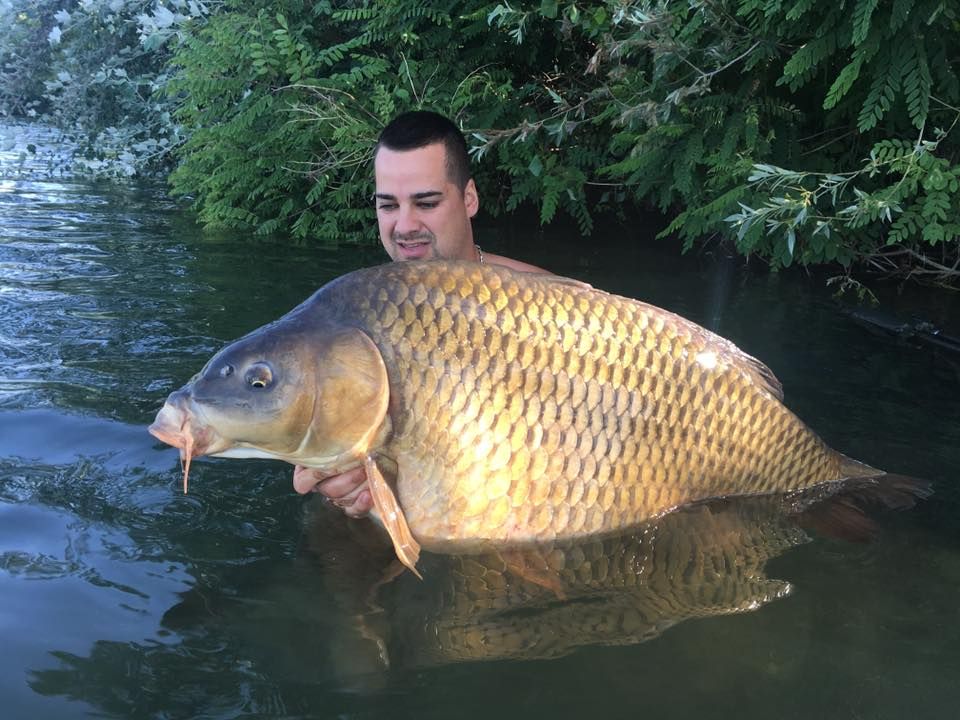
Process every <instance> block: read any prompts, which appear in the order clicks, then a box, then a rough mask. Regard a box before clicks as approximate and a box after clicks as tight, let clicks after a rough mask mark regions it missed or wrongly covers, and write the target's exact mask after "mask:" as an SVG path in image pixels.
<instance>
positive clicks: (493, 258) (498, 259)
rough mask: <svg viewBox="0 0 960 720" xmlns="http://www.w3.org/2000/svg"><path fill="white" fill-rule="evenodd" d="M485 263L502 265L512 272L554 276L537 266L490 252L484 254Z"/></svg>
mask: <svg viewBox="0 0 960 720" xmlns="http://www.w3.org/2000/svg"><path fill="white" fill-rule="evenodd" d="M483 261H484V262H487V263H490V264H491V265H502V266H503V267H508V268H510V269H511V270H519V271H520V272H531V273H548V274H552V273H550V272H549V271H548V270H544V269H543V268H541V267H537V266H536V265H531V264H530V263H525V262H523V261H522V260H514V259H513V258H508V257H504V256H503V255H494V254H493V253H488V252H485V253H484V254H483Z"/></svg>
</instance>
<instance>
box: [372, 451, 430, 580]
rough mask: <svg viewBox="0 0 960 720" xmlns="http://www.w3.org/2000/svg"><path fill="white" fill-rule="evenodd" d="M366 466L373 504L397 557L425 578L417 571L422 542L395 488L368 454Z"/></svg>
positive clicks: (414, 572) (421, 576)
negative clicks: (414, 535)
mask: <svg viewBox="0 0 960 720" xmlns="http://www.w3.org/2000/svg"><path fill="white" fill-rule="evenodd" d="M364 468H365V470H366V472H367V484H368V485H369V487H370V496H371V497H372V498H373V505H374V507H375V508H376V509H377V514H378V515H379V516H380V521H381V522H382V523H383V527H384V528H386V530H387V533H388V534H389V535H390V539H391V540H392V541H393V549H394V550H395V551H396V553H397V557H398V558H399V559H400V562H402V563H403V564H404V565H406V566H407V567H408V568H410V571H411V572H412V573H413V574H414V575H416V576H417V577H418V578H420V579H421V580H423V575H421V574H420V573H419V572H418V571H417V560H418V559H419V557H420V543H418V542H417V541H416V540H415V539H414V537H413V533H411V532H410V527H409V526H408V525H407V518H406V517H405V516H404V514H403V509H402V508H401V507H400V503H399V502H397V496H396V495H394V493H393V488H391V487H390V485H389V484H388V483H387V480H386V478H384V477H383V473H381V472H380V468H378V467H377V463H376V462H374V460H373V458H372V457H370V456H369V455H367V457H366V459H365V460H364Z"/></svg>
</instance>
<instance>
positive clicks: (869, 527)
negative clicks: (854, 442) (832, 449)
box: [798, 461, 933, 542]
mask: <svg viewBox="0 0 960 720" xmlns="http://www.w3.org/2000/svg"><path fill="white" fill-rule="evenodd" d="M852 462H856V461H852ZM858 465H861V467H862V468H867V467H868V466H866V465H862V464H860V463H858ZM932 493H933V487H932V484H931V483H930V482H929V481H927V480H919V479H917V478H912V477H907V476H905V475H890V474H881V475H880V476H879V477H869V476H868V477H863V478H862V479H859V480H847V481H843V482H840V483H837V484H836V485H835V492H834V493H833V494H832V495H830V496H829V497H826V498H822V497H821V498H819V499H816V500H814V502H813V503H812V504H811V505H810V506H809V507H806V508H804V509H803V511H802V512H801V513H800V515H799V516H798V521H799V523H800V525H801V527H803V528H804V529H807V530H812V531H813V532H815V533H817V534H818V535H824V536H826V537H831V538H835V539H838V540H846V541H847V542H869V541H871V540H874V539H876V537H877V535H878V533H879V527H878V525H877V523H876V521H875V520H874V519H873V518H872V517H871V516H870V515H869V514H868V511H869V510H909V509H910V508H912V507H913V506H914V505H916V504H917V501H918V500H922V499H924V498H927V497H929V496H930V495H931V494H932Z"/></svg>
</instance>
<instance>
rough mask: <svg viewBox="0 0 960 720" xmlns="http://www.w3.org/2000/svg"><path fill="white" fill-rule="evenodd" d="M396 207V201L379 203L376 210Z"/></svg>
mask: <svg viewBox="0 0 960 720" xmlns="http://www.w3.org/2000/svg"><path fill="white" fill-rule="evenodd" d="M396 209H397V205H396V203H381V204H380V205H377V210H396Z"/></svg>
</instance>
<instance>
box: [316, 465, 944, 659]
mask: <svg viewBox="0 0 960 720" xmlns="http://www.w3.org/2000/svg"><path fill="white" fill-rule="evenodd" d="M831 493H834V494H832V495H830V494H831ZM925 493H926V487H925V486H924V485H922V484H919V483H917V484H914V483H911V482H909V481H902V480H891V481H889V482H887V483H886V484H885V485H880V484H877V483H870V484H862V483H860V484H857V485H855V486H849V485H845V486H839V487H834V488H831V489H829V490H824V489H822V488H821V489H819V490H818V491H817V492H816V493H810V492H806V493H795V494H791V495H766V496H753V497H737V498H728V499H723V500H716V501H711V502H708V503H700V504H695V505H690V506H687V507H684V508H680V509H678V510H676V511H674V512H671V513H668V514H666V515H664V516H663V517H660V518H658V519H656V520H653V521H650V522H646V523H643V524H641V525H639V526H637V527H635V528H633V529H631V530H629V531H626V532H622V533H617V534H609V535H604V536H602V537H593V538H586V539H581V540H579V541H575V542H574V541H566V542H553V543H547V544H539V545H527V546H522V547H509V546H499V547H492V546H491V547H487V548H485V549H482V550H480V551H478V552H476V553H472V554H463V555H437V554H432V555H430V556H429V557H427V558H425V562H426V564H425V565H424V578H425V580H424V582H422V583H421V582H419V581H418V580H416V579H415V578H414V577H412V576H411V575H409V574H398V573H397V572H396V571H397V567H396V561H395V560H393V555H392V552H391V547H390V544H389V541H388V540H386V539H384V540H383V544H382V545H376V546H374V545H371V543H370V535H369V533H367V534H366V535H365V536H364V531H368V530H369V528H368V527H366V524H365V523H364V524H361V525H362V528H361V529H360V530H359V531H358V530H357V523H355V522H354V523H351V522H350V521H342V519H341V518H339V517H338V513H336V512H332V511H329V510H327V509H326V507H325V506H323V505H322V504H321V503H319V502H318V503H317V505H316V506H315V507H314V509H313V516H312V517H311V518H310V521H309V523H308V536H309V547H310V551H311V553H312V554H313V555H314V556H315V557H316V558H317V560H318V561H319V563H320V564H321V565H322V566H323V567H324V573H325V575H326V576H327V581H328V585H329V586H330V587H331V588H332V589H334V591H335V592H337V593H338V594H339V600H340V602H341V603H343V604H344V606H345V608H344V609H345V611H346V612H348V613H349V612H350V610H351V609H352V613H353V614H354V616H355V617H358V621H357V625H356V627H355V630H356V636H355V639H356V642H357V643H360V644H364V643H373V644H374V645H375V646H376V652H377V654H378V656H379V658H380V662H381V663H382V664H383V665H384V666H393V667H409V666H421V665H438V664H445V663H452V662H461V661H476V660H504V659H512V660H521V659H522V660H534V659H549V658H557V657H561V656H563V655H566V654H568V653H570V652H572V651H573V650H574V649H576V648H578V647H581V646H585V645H598V644H599V645H631V644H636V643H641V642H645V641H647V640H650V639H652V638H654V637H657V636H658V635H660V634H661V633H663V632H664V631H665V630H667V629H668V628H670V627H672V626H674V625H676V624H678V623H680V622H683V621H684V620H689V619H693V618H705V617H711V616H717V615H727V614H732V613H741V612H747V611H752V610H757V609H759V608H760V607H762V606H764V605H765V604H767V603H769V602H771V601H773V600H776V599H778V598H782V597H785V596H787V595H789V594H790V593H791V591H792V586H791V584H790V583H789V582H787V581H785V580H780V579H774V578H769V577H767V575H766V572H765V567H766V564H767V562H768V561H770V560H771V559H773V558H775V557H778V556H779V555H782V554H783V553H785V552H786V551H787V550H789V549H790V548H792V547H795V546H797V545H800V544H803V543H805V542H807V541H808V540H809V539H810V535H809V534H808V532H807V530H808V529H810V528H811V527H813V528H815V529H817V530H819V531H822V532H827V533H829V534H831V535H834V536H837V537H842V538H845V539H866V538H867V537H868V536H869V535H870V534H871V533H872V532H873V530H874V528H875V526H874V525H873V521H872V520H871V519H870V518H869V517H868V516H867V515H866V514H865V512H864V510H863V508H864V507H866V506H868V505H869V504H871V503H878V504H880V505H886V506H892V507H897V508H904V507H909V506H911V505H912V504H913V501H914V498H915V497H916V496H918V495H920V496H922V495H924V494H925ZM825 495H830V497H825ZM358 536H360V537H359V538H358ZM358 539H360V540H361V542H359V543H358ZM364 544H365V545H364ZM391 563H393V568H392V569H391V568H390V567H389V566H390V565H391ZM364 605H365V607H366V610H365V611H361V615H359V616H356V615H355V613H356V612H357V608H358V607H360V606H364ZM368 650H369V648H368Z"/></svg>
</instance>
